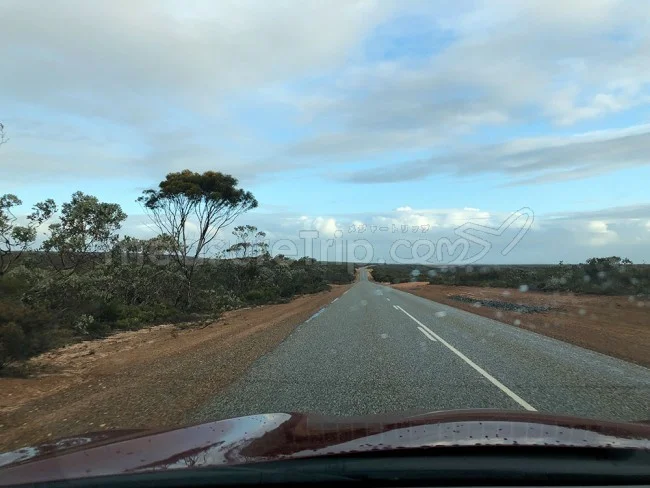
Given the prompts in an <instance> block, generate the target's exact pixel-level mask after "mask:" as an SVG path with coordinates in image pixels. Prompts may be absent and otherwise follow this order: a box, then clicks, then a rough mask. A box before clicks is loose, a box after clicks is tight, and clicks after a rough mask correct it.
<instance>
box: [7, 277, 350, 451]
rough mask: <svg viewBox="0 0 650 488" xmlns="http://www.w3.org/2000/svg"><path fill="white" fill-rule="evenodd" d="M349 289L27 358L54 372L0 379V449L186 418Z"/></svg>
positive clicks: (169, 423) (174, 422) (342, 287)
mask: <svg viewBox="0 0 650 488" xmlns="http://www.w3.org/2000/svg"><path fill="white" fill-rule="evenodd" d="M350 286H351V285H333V286H332V289H331V290H330V291H327V292H321V293H318V294H314V295H305V296H301V297H298V298H296V299H295V300H292V301H291V302H289V303H284V304H278V305H265V306H261V307H256V308H251V309H241V310H234V311H231V312H227V313H226V314H224V316H223V317H222V318H221V319H219V320H218V321H217V322H215V323H214V324H212V325H210V326H208V327H205V328H202V329H186V330H178V329H177V328H176V327H174V326H158V327H153V328H150V329H143V330H140V331H137V332H126V333H122V334H116V335H114V336H111V337H109V338H107V339H104V340H101V341H89V342H83V343H79V344H74V345H72V346H68V347H66V348H63V349H60V350H57V351H52V352H50V353H46V354H44V355H42V356H40V357H38V358H34V359H33V362H34V363H35V364H39V365H42V366H45V367H47V368H48V369H50V370H53V371H54V372H53V373H52V374H49V375H42V376H40V377H37V378H30V379H13V378H0V391H2V395H1V396H0V452H3V451H7V450H10V449H15V448H18V447H21V446H26V445H33V444H36V443H39V442H43V441H47V440H48V439H56V438H58V437H63V436H71V435H75V434H80V433H84V432H91V431H101V430H109V429H121V428H122V429H127V428H154V427H155V428H159V427H166V426H176V425H180V424H183V423H185V419H186V418H187V417H188V416H189V415H191V413H192V412H193V411H194V409H196V408H198V407H200V406H201V405H202V403H203V402H204V401H205V400H206V399H207V398H209V397H212V396H214V394H215V393H217V392H219V391H220V390H221V389H223V388H225V387H226V386H228V385H229V384H230V383H231V382H233V381H234V380H235V379H237V378H238V377H239V376H240V375H242V374H243V373H244V372H245V371H246V370H247V369H248V368H249V367H250V365H251V364H252V363H253V362H254V361H255V360H256V359H257V358H259V357H260V356H263V355H264V354H266V353H267V352H269V351H271V350H273V349H274V348H275V347H277V345H278V344H279V343H280V342H282V341H283V340H284V339H285V338H286V337H287V336H288V335H289V334H290V333H291V332H292V331H293V330H294V329H295V327H296V326H298V325H299V324H301V323H302V322H304V321H305V320H306V319H308V318H309V317H310V316H311V315H312V314H314V313H315V312H317V311H318V310H319V309H321V308H322V307H324V306H326V305H327V304H329V303H330V302H331V301H332V300H333V299H334V298H337V297H338V296H340V295H341V294H342V293H343V292H344V291H346V290H347V289H348V288H349V287H350Z"/></svg>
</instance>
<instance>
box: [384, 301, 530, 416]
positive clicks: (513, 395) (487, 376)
mask: <svg viewBox="0 0 650 488" xmlns="http://www.w3.org/2000/svg"><path fill="white" fill-rule="evenodd" d="M393 307H395V308H396V309H398V310H401V311H402V312H404V313H405V314H406V315H408V316H409V317H410V318H411V320H413V321H414V322H415V323H416V324H418V325H420V326H422V328H423V329H424V330H426V331H428V332H429V333H430V334H431V335H432V336H433V337H435V338H436V339H438V340H439V341H440V343H442V344H443V345H444V346H445V347H446V348H447V349H449V350H450V351H451V352H453V353H454V354H455V355H456V356H458V357H459V358H461V359H462V360H463V361H465V362H466V363H467V364H469V365H470V366H471V367H472V368H474V369H475V370H476V371H478V372H479V373H480V374H481V375H483V377H484V378H485V379H487V380H488V381H489V382H490V383H492V384H493V385H494V386H496V387H497V388H499V389H500V390H501V391H502V392H503V393H505V394H506V395H508V396H509V397H510V398H512V399H513V400H514V401H516V402H517V403H518V404H519V405H521V406H522V407H524V408H525V409H526V410H530V411H531V412H536V411H537V409H536V408H534V407H533V406H532V405H531V404H530V403H528V402H527V401H526V400H524V399H523V398H521V397H520V396H519V395H517V394H516V393H515V392H514V391H512V390H511V389H510V388H508V387H507V386H506V385H504V384H503V383H501V382H500V381H499V380H498V379H496V378H495V377H494V376H492V375H491V374H490V373H488V372H487V371H485V370H484V369H483V368H481V367H480V366H479V365H478V364H476V363H475V362H474V361H472V360H471V359H470V358H468V357H467V356H465V355H464V354H463V353H462V352H460V351H459V350H458V349H456V348H455V347H454V346H452V345H451V344H449V343H448V342H447V341H446V340H444V339H443V338H442V337H440V336H439V335H438V334H436V333H435V332H433V331H432V330H431V329H429V328H428V327H427V326H426V325H424V324H423V323H422V322H420V321H419V320H418V319H416V318H415V317H413V315H411V314H410V313H408V312H407V311H406V310H404V309H403V308H402V307H400V306H399V305H393Z"/></svg>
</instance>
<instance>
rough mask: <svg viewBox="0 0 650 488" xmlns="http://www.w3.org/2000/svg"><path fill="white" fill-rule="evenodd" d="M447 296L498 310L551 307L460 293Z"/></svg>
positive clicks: (526, 310)
mask: <svg viewBox="0 0 650 488" xmlns="http://www.w3.org/2000/svg"><path fill="white" fill-rule="evenodd" d="M449 298H451V299H452V300H456V301H458V302H465V303H471V304H473V305H475V306H477V307H491V308H498V309H500V310H508V311H511V312H520V313H540V312H548V311H549V310H551V307H549V306H548V305H524V304H523V303H511V302H503V301H500V300H484V299H480V298H474V297H468V296H462V295H450V296H449Z"/></svg>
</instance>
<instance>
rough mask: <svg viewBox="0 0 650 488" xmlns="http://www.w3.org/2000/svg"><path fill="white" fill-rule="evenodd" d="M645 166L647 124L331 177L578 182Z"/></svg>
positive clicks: (649, 144) (649, 158)
mask: <svg viewBox="0 0 650 488" xmlns="http://www.w3.org/2000/svg"><path fill="white" fill-rule="evenodd" d="M648 164H650V126H648V125H640V126H636V127H629V128H626V129H623V130H611V131H594V132H589V133H585V134H577V135H572V136H564V137H551V136H545V137H536V138H528V139H518V140H515V141H512V142H506V143H503V144H495V145H489V146H479V147H474V148H472V149H469V150H467V149H465V150H464V151H456V152H451V153H449V154H445V155H440V156H433V157H431V158H429V159H423V160H415V161H405V162H402V163H398V164H392V165H388V166H383V167H380V168H372V169H369V170H363V171H357V172H353V173H342V174H339V175H337V178H338V179H341V180H345V181H353V182H358V183H382V182H394V181H408V180H413V179H417V178H421V177H423V176H426V175H429V174H433V173H452V174H458V175H466V174H477V173H496V174H502V175H504V176H505V177H506V180H505V181H506V182H510V183H543V182H549V181H558V180H568V179H577V178H583V177H586V176H591V175H594V174H599V173H604V172H608V171H614V170H618V169H622V168H625V167H630V166H642V165H648Z"/></svg>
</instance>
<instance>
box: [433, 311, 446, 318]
mask: <svg viewBox="0 0 650 488" xmlns="http://www.w3.org/2000/svg"><path fill="white" fill-rule="evenodd" d="M435 315H436V317H440V318H442V317H446V316H447V312H442V311H441V312H436V313H435Z"/></svg>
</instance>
